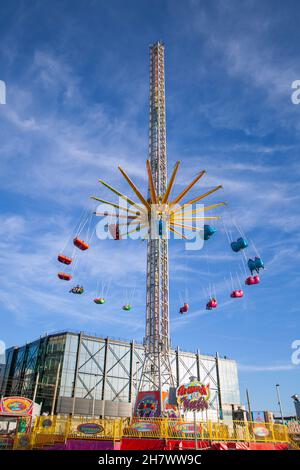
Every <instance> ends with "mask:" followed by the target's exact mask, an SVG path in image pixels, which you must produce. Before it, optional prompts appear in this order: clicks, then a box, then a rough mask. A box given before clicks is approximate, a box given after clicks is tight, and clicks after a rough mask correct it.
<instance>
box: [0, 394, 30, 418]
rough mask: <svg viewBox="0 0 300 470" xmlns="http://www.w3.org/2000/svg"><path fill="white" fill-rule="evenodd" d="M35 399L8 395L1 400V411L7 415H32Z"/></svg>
mask: <svg viewBox="0 0 300 470" xmlns="http://www.w3.org/2000/svg"><path fill="white" fill-rule="evenodd" d="M32 407H33V401H32V400H29V399H28V398H24V397H6V398H2V399H1V402H0V413H1V414H5V415H31V414H32Z"/></svg>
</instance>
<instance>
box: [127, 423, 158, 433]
mask: <svg viewBox="0 0 300 470" xmlns="http://www.w3.org/2000/svg"><path fill="white" fill-rule="evenodd" d="M157 428H158V426H157V424H156V423H149V422H147V421H136V422H135V423H133V424H132V426H131V427H130V429H134V430H135V431H137V432H155V431H157Z"/></svg>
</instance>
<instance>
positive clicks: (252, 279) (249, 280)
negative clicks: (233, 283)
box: [245, 276, 260, 286]
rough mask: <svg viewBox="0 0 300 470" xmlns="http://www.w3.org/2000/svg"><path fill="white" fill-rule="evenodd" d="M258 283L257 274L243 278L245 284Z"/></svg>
mask: <svg viewBox="0 0 300 470" xmlns="http://www.w3.org/2000/svg"><path fill="white" fill-rule="evenodd" d="M259 283H260V278H259V276H249V277H247V279H246V280H245V284H246V286H253V285H254V284H259Z"/></svg>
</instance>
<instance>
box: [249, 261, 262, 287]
mask: <svg viewBox="0 0 300 470" xmlns="http://www.w3.org/2000/svg"><path fill="white" fill-rule="evenodd" d="M247 265H248V268H249V269H250V272H251V276H252V274H253V271H256V272H257V274H258V273H259V270H260V269H265V265H264V262H263V260H262V259H261V258H258V257H257V256H255V258H254V259H251V258H249V259H248V263H247ZM257 284H258V283H257Z"/></svg>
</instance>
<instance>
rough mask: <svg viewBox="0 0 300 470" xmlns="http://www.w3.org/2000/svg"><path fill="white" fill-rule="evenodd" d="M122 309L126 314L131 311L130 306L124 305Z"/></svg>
mask: <svg viewBox="0 0 300 470" xmlns="http://www.w3.org/2000/svg"><path fill="white" fill-rule="evenodd" d="M122 309H123V310H125V311H126V312H129V310H131V309H132V306H131V305H130V304H125V305H123V307H122Z"/></svg>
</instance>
